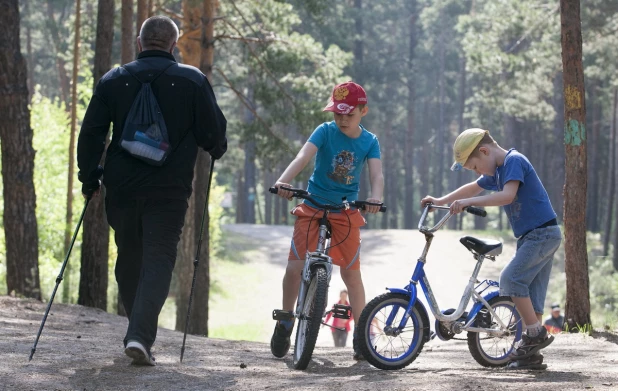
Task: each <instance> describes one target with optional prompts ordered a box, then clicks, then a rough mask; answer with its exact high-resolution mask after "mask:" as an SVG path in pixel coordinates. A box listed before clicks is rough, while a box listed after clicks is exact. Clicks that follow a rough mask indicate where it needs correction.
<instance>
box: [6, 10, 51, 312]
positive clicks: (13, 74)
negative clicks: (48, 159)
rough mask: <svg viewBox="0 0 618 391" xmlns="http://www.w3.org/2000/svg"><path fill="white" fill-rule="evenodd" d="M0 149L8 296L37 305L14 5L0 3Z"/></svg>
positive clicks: (22, 71)
mask: <svg viewBox="0 0 618 391" xmlns="http://www.w3.org/2000/svg"><path fill="white" fill-rule="evenodd" d="M0 36H2V40H0V52H2V53H3V54H2V55H1V56H0V147H1V153H2V181H3V193H2V195H3V197H4V206H3V207H4V218H3V227H4V238H5V243H6V285H7V289H8V293H14V294H16V295H18V296H26V297H32V298H35V299H38V300H40V299H41V287H40V284H39V264H38V257H39V251H38V245H39V240H38V236H37V221H36V214H35V209H36V194H35V191H34V182H33V171H34V153H35V152H34V149H33V148H32V128H31V127H30V110H29V109H28V85H27V80H26V79H27V76H26V72H27V69H26V61H25V60H24V58H23V56H22V55H21V50H20V44H19V5H18V1H17V0H2V1H0Z"/></svg>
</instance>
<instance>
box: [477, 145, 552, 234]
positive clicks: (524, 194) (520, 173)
mask: <svg viewBox="0 0 618 391" xmlns="http://www.w3.org/2000/svg"><path fill="white" fill-rule="evenodd" d="M509 181H519V188H518V189H517V194H516V195H515V199H514V200H513V202H512V203H511V204H509V205H504V211H505V212H506V215H507V216H508V218H509V222H510V223H511V228H513V233H514V234H515V237H520V236H521V235H523V234H525V233H526V232H528V231H530V230H533V229H535V228H537V227H539V226H540V225H543V224H544V223H546V222H548V221H550V220H551V219H554V218H556V212H554V209H553V208H552V206H551V202H550V201H549V196H548V195H547V191H545V187H543V184H542V183H541V180H540V179H539V177H538V175H537V174H536V171H534V167H532V164H530V161H529V160H528V159H527V158H526V157H525V156H524V155H522V154H521V153H519V152H517V151H516V150H515V149H510V150H509V151H508V152H507V154H506V157H505V158H504V164H502V165H501V166H499V167H497V168H496V174H495V175H494V176H486V175H481V177H480V178H479V179H477V181H476V183H477V184H478V185H479V186H480V187H482V188H483V189H486V190H494V191H502V189H504V185H505V184H506V183H507V182H509Z"/></svg>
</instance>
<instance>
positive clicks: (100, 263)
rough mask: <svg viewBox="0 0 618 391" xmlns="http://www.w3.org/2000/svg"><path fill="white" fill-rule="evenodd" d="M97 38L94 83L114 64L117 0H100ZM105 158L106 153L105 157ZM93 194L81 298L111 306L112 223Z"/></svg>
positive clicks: (86, 225)
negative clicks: (109, 302)
mask: <svg viewBox="0 0 618 391" xmlns="http://www.w3.org/2000/svg"><path fill="white" fill-rule="evenodd" d="M98 4H99V6H98V11H97V38H96V42H95V48H94V68H93V71H92V76H93V79H94V83H95V84H94V85H93V89H94V86H96V83H97V82H98V81H99V79H100V78H101V77H102V76H103V75H104V74H105V73H107V71H109V70H110V69H111V67H112V41H113V38H114V0H99V3H98ZM104 160H105V156H103V158H102V159H101V161H104ZM103 194H105V189H104V188H102V191H101V195H100V196H98V197H93V198H92V200H91V201H90V204H89V206H88V211H87V212H86V215H85V216H84V234H83V244H82V259H81V261H82V262H81V275H80V281H79V298H78V300H77V302H78V303H79V304H81V305H86V306H89V307H97V308H101V309H103V310H106V309H107V282H108V278H107V271H108V261H109V225H108V224H107V218H106V216H105V206H104V202H103V201H104V197H103Z"/></svg>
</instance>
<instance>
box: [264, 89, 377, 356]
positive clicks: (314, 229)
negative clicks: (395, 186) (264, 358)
mask: <svg viewBox="0 0 618 391" xmlns="http://www.w3.org/2000/svg"><path fill="white" fill-rule="evenodd" d="M324 111H331V112H333V116H334V121H332V122H325V123H323V124H322V125H320V126H318V127H317V128H316V129H315V131H314V132H313V134H312V135H311V136H310V137H309V140H308V141H307V143H305V145H304V146H303V147H302V149H301V150H300V152H299V153H298V155H297V156H296V158H295V159H294V160H293V161H292V162H291V163H290V165H289V166H288V167H287V168H286V170H285V171H284V172H283V174H282V175H281V177H280V178H279V180H277V182H276V183H275V187H277V188H278V189H279V193H278V195H279V196H281V197H284V198H290V197H291V196H292V193H291V192H289V191H286V190H284V189H283V188H285V187H288V188H290V187H292V186H291V185H290V182H292V180H293V179H294V178H295V177H296V176H297V175H298V174H299V173H300V172H301V171H302V170H303V169H304V168H305V167H306V166H307V164H309V162H310V161H311V160H312V159H313V158H314V157H315V168H314V170H313V174H312V175H311V178H309V185H308V187H307V191H308V192H309V193H311V194H312V195H313V196H314V197H315V198H317V199H320V200H324V202H325V203H326V202H327V200H328V201H330V202H332V203H335V204H339V203H341V200H342V198H344V197H345V198H346V199H347V200H348V201H355V200H356V199H357V197H358V190H359V184H360V178H361V173H362V169H363V166H364V164H365V162H367V164H368V166H369V175H370V184H371V196H370V198H368V199H367V201H369V202H373V203H376V204H380V203H381V199H382V192H383V190H384V177H383V175H382V161H381V160H380V144H379V143H378V139H377V137H376V136H375V135H374V134H372V133H370V132H368V131H367V130H366V129H365V128H364V127H363V126H362V125H361V124H360V122H361V119H362V118H363V117H364V116H365V115H366V114H367V112H368V107H367V94H366V93H365V90H364V89H363V87H361V86H360V85H358V84H356V83H353V82H346V83H342V84H339V85H337V86H335V88H334V89H333V93H332V97H331V100H330V102H329V103H328V105H327V106H326V107H325V108H324ZM313 206H314V205H311V203H309V202H308V201H305V202H304V203H302V204H300V205H298V206H297V207H296V208H294V209H293V210H292V214H293V215H295V216H297V219H296V223H295V224H294V234H293V238H292V245H291V248H290V254H289V256H288V266H287V268H286V271H285V276H284V278H283V307H282V308H283V310H287V311H293V310H294V304H295V303H296V298H297V296H298V288H299V286H300V274H301V271H302V268H303V265H304V260H305V253H306V252H307V251H313V250H315V248H316V243H317V237H318V224H316V222H315V221H314V222H313V224H311V220H312V219H317V218H319V217H320V216H321V215H318V214H316V209H315V208H314V207H313ZM379 210H380V207H379V206H367V212H369V213H377V212H378V211H379ZM346 215H347V216H346ZM348 218H349V219H348ZM329 221H330V223H331V231H332V238H331V240H332V242H333V243H339V245H337V246H335V247H332V248H331V249H330V251H329V256H330V257H331V258H332V260H333V263H334V264H335V265H338V266H340V268H341V278H342V279H343V282H344V283H345V285H346V287H347V290H348V294H349V298H350V304H351V306H352V314H353V315H354V321H355V323H356V322H358V317H359V316H360V314H361V312H362V310H363V308H364V307H365V288H364V286H363V280H362V278H361V273H360V227H361V226H363V225H365V219H364V218H363V217H362V215H361V214H360V212H359V211H358V210H349V211H344V212H342V213H331V214H330V215H329ZM308 230H310V231H309V232H308ZM307 241H308V242H309V243H307ZM293 326H294V322H293V321H278V322H277V325H276V326H275V331H274V333H273V336H272V339H271V342H270V348H271V351H272V353H273V355H274V356H276V357H283V356H285V355H286V353H287V352H288V350H289V349H290V335H291V334H292V328H293ZM355 350H356V349H355ZM354 358H355V359H361V358H362V356H361V355H360V353H359V352H357V351H355V352H354Z"/></svg>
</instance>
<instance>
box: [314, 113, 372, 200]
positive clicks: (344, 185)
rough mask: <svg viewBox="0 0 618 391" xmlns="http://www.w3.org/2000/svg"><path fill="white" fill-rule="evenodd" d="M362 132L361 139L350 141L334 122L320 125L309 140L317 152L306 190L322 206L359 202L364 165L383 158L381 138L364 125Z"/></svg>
mask: <svg viewBox="0 0 618 391" xmlns="http://www.w3.org/2000/svg"><path fill="white" fill-rule="evenodd" d="M361 130H362V132H361V134H360V136H359V137H357V138H350V137H348V136H346V135H345V134H344V133H343V132H341V130H339V127H338V126H337V124H336V123H335V121H332V122H325V123H323V124H322V125H320V126H318V127H317V128H316V129H315V130H314V131H313V134H311V136H310V137H309V140H308V141H309V142H310V143H311V144H313V145H315V146H316V147H317V148H318V152H317V154H316V156H315V167H314V169H313V174H312V175H311V178H309V186H308V187H307V191H308V192H309V193H311V194H313V195H314V196H317V197H316V199H318V200H321V202H322V203H325V204H327V203H328V202H327V201H326V200H329V201H331V202H332V203H335V204H339V203H341V200H342V198H343V197H346V199H347V200H348V201H356V199H357V198H358V189H359V184H360V178H361V172H362V170H363V166H364V165H365V162H366V161H367V159H379V158H380V144H379V143H378V138H377V137H376V136H375V135H374V134H373V133H370V132H369V131H367V129H365V128H364V127H363V126H361ZM320 197H323V198H320ZM305 202H306V203H307V204H309V205H311V203H310V202H307V201H305Z"/></svg>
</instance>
